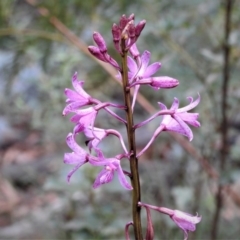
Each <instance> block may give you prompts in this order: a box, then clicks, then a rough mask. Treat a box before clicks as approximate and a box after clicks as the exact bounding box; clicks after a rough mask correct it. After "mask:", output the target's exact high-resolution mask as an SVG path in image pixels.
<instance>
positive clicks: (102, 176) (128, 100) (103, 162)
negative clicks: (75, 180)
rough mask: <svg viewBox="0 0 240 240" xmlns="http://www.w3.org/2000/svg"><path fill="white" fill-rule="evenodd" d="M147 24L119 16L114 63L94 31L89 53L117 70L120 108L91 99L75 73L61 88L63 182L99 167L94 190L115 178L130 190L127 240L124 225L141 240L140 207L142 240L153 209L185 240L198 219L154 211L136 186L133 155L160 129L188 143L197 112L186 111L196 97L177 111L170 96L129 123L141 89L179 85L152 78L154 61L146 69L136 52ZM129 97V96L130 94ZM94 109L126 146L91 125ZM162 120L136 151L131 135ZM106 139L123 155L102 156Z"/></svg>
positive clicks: (160, 209)
mask: <svg viewBox="0 0 240 240" xmlns="http://www.w3.org/2000/svg"><path fill="white" fill-rule="evenodd" d="M145 24H146V21H145V20H142V21H140V22H139V23H138V24H136V25H135V23H134V15H133V14H132V15H130V16H129V17H126V16H125V15H123V16H122V17H121V18H120V21H119V24H113V26H112V36H113V43H114V46H115V48H116V50H117V52H118V53H119V55H120V56H121V63H118V62H117V61H116V60H114V59H113V58H112V57H111V56H110V55H109V54H108V50H107V46H106V43H105V40H104V38H103V37H102V36H101V34H100V33H98V32H94V33H93V40H94V41H95V43H96V46H89V47H88V50H89V52H90V53H91V54H92V55H93V56H94V57H96V58H97V59H99V60H101V61H103V62H106V63H108V64H110V65H111V66H112V67H114V68H115V69H116V70H117V72H118V75H117V78H118V79H119V81H121V83H122V90H123V95H124V105H120V104H119V105H118V104H114V103H111V102H102V101H101V100H98V99H95V98H94V97H92V96H91V95H89V94H88V93H87V92H86V91H85V90H84V88H83V87H84V81H80V80H79V79H78V76H77V73H75V74H74V75H73V77H72V85H73V88H74V90H71V89H66V90H65V95H66V97H67V99H66V107H65V108H64V110H63V115H67V114H69V113H72V114H73V115H72V117H71V119H70V120H71V121H72V122H73V123H74V125H75V126H74V128H73V131H72V132H71V133H69V134H68V136H67V139H66V142H67V144H68V146H69V148H71V150H72V152H71V153H66V154H65V156H64V163H66V164H71V165H73V166H74V167H73V169H72V171H71V172H70V173H69V174H68V176H67V180H68V181H70V179H71V177H72V175H73V174H74V173H75V172H76V171H77V170H78V169H79V168H80V167H81V166H82V165H83V164H89V165H91V166H92V167H96V166H98V167H99V166H101V167H102V170H101V171H100V172H99V173H98V175H97V176H96V179H95V181H94V183H93V188H98V187H101V186H102V185H103V184H110V183H111V181H112V180H113V178H114V175H117V177H118V179H119V183H120V184H121V186H122V187H123V190H128V191H131V193H132V221H130V222H129V223H126V227H125V236H126V239H130V238H129V232H128V229H129V226H130V225H132V226H133V229H134V236H135V239H137V240H142V239H143V233H142V226H141V215H140V214H141V208H145V209H146V213H147V231H146V235H145V239H146V240H152V239H153V237H154V229H153V224H152V220H151V214H150V210H155V211H158V212H160V213H163V214H167V215H169V216H170V218H171V219H172V220H173V222H175V223H176V225H177V226H178V227H179V228H180V229H182V230H183V232H184V239H187V238H188V232H189V231H194V230H195V229H196V224H197V223H199V222H200V221H201V217H199V216H198V215H196V216H193V215H190V214H187V213H184V212H182V211H180V210H171V209H168V208H165V207H157V206H153V205H150V204H147V203H143V202H142V201H141V188H140V182H139V171H138V157H139V156H141V155H142V154H143V153H144V152H145V151H146V150H147V149H148V148H149V146H150V145H151V144H152V143H153V142H154V140H155V139H156V138H157V137H158V136H159V135H160V133H161V132H163V131H172V132H176V133H179V134H182V135H184V136H186V137H187V138H188V139H189V141H191V140H192V139H193V133H192V130H191V129H190V127H189V125H192V126H194V127H199V126H200V123H199V122H198V113H190V112H189V111H190V110H192V109H193V108H195V107H196V106H197V105H198V104H199V102H200V96H199V95H198V97H197V99H196V100H194V99H193V98H191V97H189V98H188V99H189V102H190V103H189V104H188V105H187V106H185V107H181V108H179V101H178V99H177V98H174V100H173V104H172V106H171V107H170V108H169V109H168V108H167V106H165V105H164V104H163V103H160V102H159V103H158V104H159V108H160V109H159V111H158V112H157V113H155V114H154V115H153V116H151V117H149V118H148V119H146V120H145V121H143V122H140V123H137V124H134V118H133V112H134V107H135V102H136V97H137V94H138V91H139V89H140V87H142V86H144V85H148V86H146V87H152V88H154V89H155V90H160V91H163V90H164V89H168V88H174V87H177V86H178V84H179V81H178V80H177V79H174V78H171V77H168V76H156V77H155V76H154V77H153V76H152V75H153V74H155V73H156V72H157V71H158V70H159V69H160V67H161V63H160V62H155V63H152V64H150V65H149V62H150V57H151V53H150V52H149V51H144V52H143V53H142V54H140V53H139V51H138V47H137V40H138V38H139V36H140V34H141V32H142V30H143V28H144V26H145ZM131 93H133V94H131ZM109 107H112V108H115V109H121V110H122V111H125V113H126V118H125V119H123V118H122V117H120V116H118V115H117V114H116V113H115V112H114V111H112V110H110V109H109ZM99 111H107V112H108V114H110V115H111V116H112V117H113V118H115V119H117V120H118V121H120V122H121V123H122V124H124V125H125V126H126V131H127V136H128V142H127V144H126V143H125V142H124V140H123V137H122V136H121V134H120V133H119V132H118V131H117V130H115V129H101V128H96V127H95V119H96V118H97V115H98V112H99ZM159 116H162V118H161V121H160V120H159V126H158V127H157V129H156V130H155V132H154V134H153V136H152V137H151V138H150V139H149V142H148V143H146V146H145V147H143V149H142V150H140V151H139V152H137V151H136V142H135V131H137V130H138V129H139V128H141V127H142V126H144V125H145V124H148V123H149V122H150V121H152V120H153V119H155V118H159ZM77 134H84V135H85V137H86V138H87V142H86V143H87V145H88V149H89V151H86V150H85V149H83V148H82V147H81V146H79V145H78V144H77V142H76V138H75V137H76V135H77ZM109 135H114V136H116V137H117V138H118V139H119V142H120V144H121V146H122V152H121V153H118V154H117V155H116V156H112V157H110V158H107V157H105V156H104V154H103V152H102V150H101V149H100V148H99V143H100V142H101V141H102V140H103V139H104V138H107V137H108V136H109ZM122 161H128V162H129V165H130V172H128V171H126V170H123V169H122V167H121V162H122Z"/></svg>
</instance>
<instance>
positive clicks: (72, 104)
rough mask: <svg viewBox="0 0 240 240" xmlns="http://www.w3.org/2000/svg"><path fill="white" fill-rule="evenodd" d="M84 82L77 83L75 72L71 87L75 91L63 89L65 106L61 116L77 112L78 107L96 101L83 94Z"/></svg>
mask: <svg viewBox="0 0 240 240" xmlns="http://www.w3.org/2000/svg"><path fill="white" fill-rule="evenodd" d="M83 84H84V81H79V80H78V78H77V72H76V73H75V74H74V75H73V77H72V85H73V87H74V89H75V91H74V90H72V89H69V88H66V89H65V95H66V96H67V99H66V103H67V106H66V107H65V108H64V109H63V115H67V114H68V113H70V112H74V111H76V110H78V109H79V108H80V107H83V106H86V105H90V104H92V103H95V102H96V101H95V100H94V99H92V98H91V96H90V95H89V94H88V93H86V92H85V90H84V89H83Z"/></svg>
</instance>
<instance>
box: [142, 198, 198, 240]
mask: <svg viewBox="0 0 240 240" xmlns="http://www.w3.org/2000/svg"><path fill="white" fill-rule="evenodd" d="M138 205H139V206H141V207H145V208H149V209H152V210H155V211H158V212H160V213H163V214H166V215H168V216H169V217H170V218H171V219H172V220H173V221H174V222H175V223H176V224H177V226H178V227H179V228H181V229H182V230H183V232H184V240H187V239H188V232H189V231H190V232H194V231H195V230H196V224H198V223H199V222H200V221H201V219H202V217H201V216H198V214H197V215H196V216H193V215H191V214H188V213H185V212H182V211H179V210H172V209H169V208H165V207H157V206H153V205H150V204H146V203H142V202H139V203H138Z"/></svg>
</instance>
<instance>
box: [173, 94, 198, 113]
mask: <svg viewBox="0 0 240 240" xmlns="http://www.w3.org/2000/svg"><path fill="white" fill-rule="evenodd" d="M188 99H189V100H190V104H189V105H187V106H186V107H183V108H179V109H178V110H177V112H178V113H180V112H187V111H189V110H191V109H193V108H195V107H196V106H197V105H198V104H199V102H200V100H201V97H200V94H198V98H197V99H196V100H195V101H194V102H192V100H193V99H192V98H188Z"/></svg>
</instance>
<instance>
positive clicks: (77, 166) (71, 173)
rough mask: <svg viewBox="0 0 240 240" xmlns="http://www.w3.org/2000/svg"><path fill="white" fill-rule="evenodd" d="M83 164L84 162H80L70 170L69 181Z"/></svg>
mask: <svg viewBox="0 0 240 240" xmlns="http://www.w3.org/2000/svg"><path fill="white" fill-rule="evenodd" d="M82 165H83V163H79V164H78V165H76V166H75V167H74V168H73V170H72V171H70V173H69V174H68V175H67V181H68V182H69V181H70V179H71V177H72V175H73V174H74V173H75V172H76V171H77V170H78V169H79V168H80V167H81V166H82Z"/></svg>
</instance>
